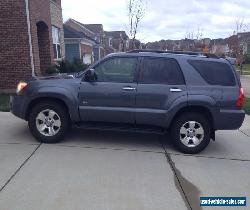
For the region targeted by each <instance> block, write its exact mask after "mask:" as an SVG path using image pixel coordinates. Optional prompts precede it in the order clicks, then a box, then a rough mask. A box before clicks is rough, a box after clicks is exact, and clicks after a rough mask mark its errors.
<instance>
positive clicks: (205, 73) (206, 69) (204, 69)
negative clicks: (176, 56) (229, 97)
mask: <svg viewBox="0 0 250 210" xmlns="http://www.w3.org/2000/svg"><path fill="white" fill-rule="evenodd" d="M188 62H189V63H190V64H191V66H193V67H194V69H195V70H196V71H197V72H199V74H200V75H201V76H202V77H203V79H204V80H205V81H206V82H207V83H208V84H210V85H222V86H235V77H234V75H233V72H232V69H231V68H230V67H229V65H227V64H225V63H220V62H216V61H201V60H189V61H188Z"/></svg>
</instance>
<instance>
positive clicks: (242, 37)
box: [237, 32, 250, 55]
mask: <svg viewBox="0 0 250 210" xmlns="http://www.w3.org/2000/svg"><path fill="white" fill-rule="evenodd" d="M237 35H238V40H239V44H240V46H242V47H241V48H242V51H243V52H242V53H243V55H245V54H249V55H250V32H243V33H238V34H237Z"/></svg>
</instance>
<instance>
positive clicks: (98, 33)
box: [64, 18, 105, 61]
mask: <svg viewBox="0 0 250 210" xmlns="http://www.w3.org/2000/svg"><path fill="white" fill-rule="evenodd" d="M64 26H68V27H70V28H71V29H73V30H75V31H77V32H78V33H81V34H83V35H84V36H85V37H88V38H90V39H92V40H94V41H95V44H94V45H93V46H92V47H93V57H94V61H97V60H99V59H100V58H102V57H104V55H105V50H104V47H103V43H102V42H103V39H102V36H103V34H102V31H103V26H102V25H101V24H83V23H80V22H78V21H76V20H74V19H71V18H70V19H69V20H67V21H66V22H65V23H64ZM67 38H70V37H67ZM66 40H67V39H65V42H66ZM66 51H67V49H66ZM66 54H69V53H68V52H66Z"/></svg>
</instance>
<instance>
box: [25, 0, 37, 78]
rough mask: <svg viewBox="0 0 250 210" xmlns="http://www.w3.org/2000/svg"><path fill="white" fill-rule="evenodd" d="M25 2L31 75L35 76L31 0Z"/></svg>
mask: <svg viewBox="0 0 250 210" xmlns="http://www.w3.org/2000/svg"><path fill="white" fill-rule="evenodd" d="M25 4H26V16H27V26H28V35H29V46H30V61H31V75H32V77H35V76H36V74H35V67H34V56H33V48H32V36H31V24H30V11H29V0H25Z"/></svg>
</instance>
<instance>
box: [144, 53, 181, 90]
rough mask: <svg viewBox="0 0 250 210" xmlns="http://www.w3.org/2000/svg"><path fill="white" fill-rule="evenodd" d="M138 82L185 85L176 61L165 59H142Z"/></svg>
mask: <svg viewBox="0 0 250 210" xmlns="http://www.w3.org/2000/svg"><path fill="white" fill-rule="evenodd" d="M140 82H141V83H150V84H169V85H181V84H184V83H185V82H184V78H183V75H182V72H181V69H180V67H179V65H178V63H177V61H176V60H174V59H166V58H144V59H143V64H142V68H141V75H140Z"/></svg>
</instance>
